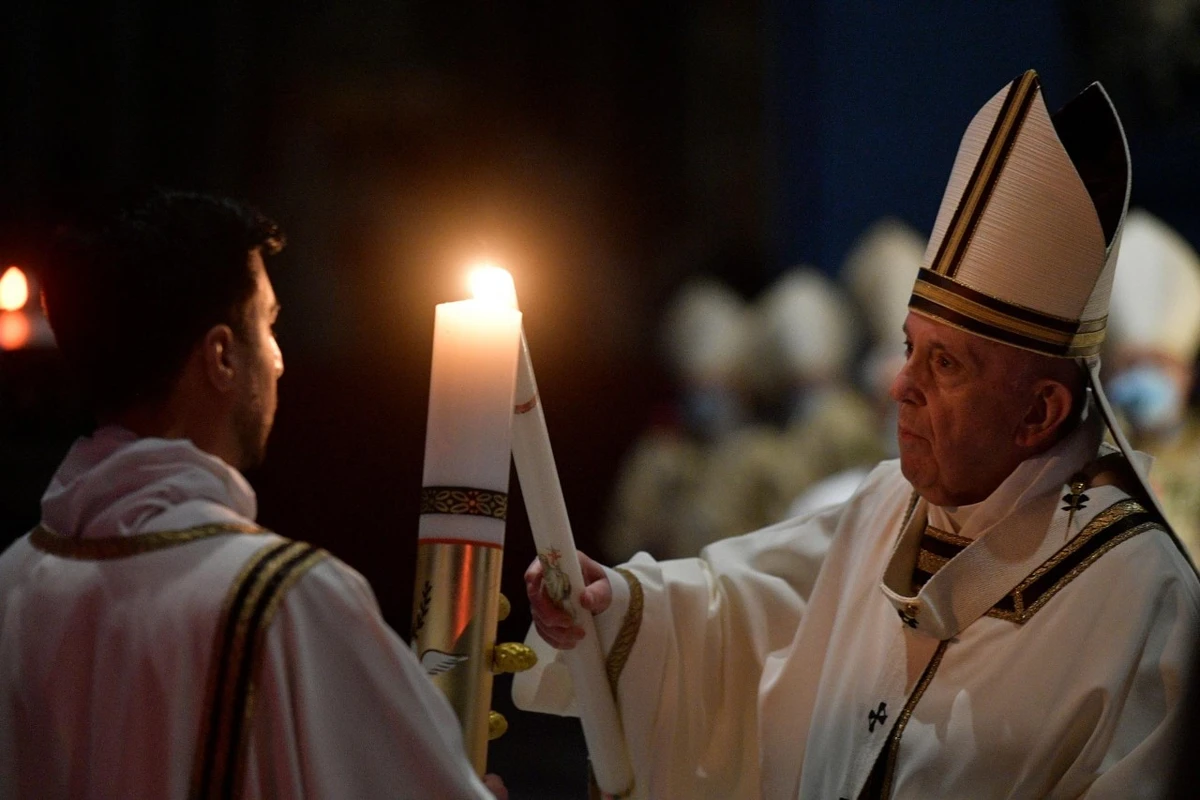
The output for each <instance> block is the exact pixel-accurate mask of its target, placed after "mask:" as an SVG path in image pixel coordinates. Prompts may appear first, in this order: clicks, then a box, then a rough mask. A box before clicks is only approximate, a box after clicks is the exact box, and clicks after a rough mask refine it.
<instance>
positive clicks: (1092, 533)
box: [913, 500, 1161, 625]
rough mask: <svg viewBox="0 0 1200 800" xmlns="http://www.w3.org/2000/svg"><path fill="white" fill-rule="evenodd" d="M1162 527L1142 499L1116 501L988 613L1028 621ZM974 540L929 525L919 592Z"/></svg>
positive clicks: (916, 581) (917, 577)
mask: <svg viewBox="0 0 1200 800" xmlns="http://www.w3.org/2000/svg"><path fill="white" fill-rule="evenodd" d="M1160 526H1161V525H1160V523H1159V521H1158V517H1157V516H1155V515H1154V514H1153V513H1151V512H1149V511H1147V510H1146V509H1145V508H1143V507H1142V505H1141V504H1140V503H1138V502H1137V501H1135V500H1122V501H1120V502H1118V503H1114V504H1113V505H1111V506H1109V507H1108V508H1107V509H1105V510H1104V511H1101V512H1100V513H1099V514H1097V515H1096V516H1095V517H1094V518H1093V519H1092V521H1091V522H1089V523H1088V524H1087V525H1086V526H1084V528H1083V530H1082V531H1080V532H1079V535H1078V536H1075V537H1074V538H1073V539H1071V541H1069V542H1067V543H1066V545H1064V546H1063V548H1062V549H1061V550H1059V551H1058V552H1057V553H1055V554H1054V555H1053V556H1051V557H1050V558H1049V559H1048V560H1047V561H1046V563H1044V564H1042V565H1041V566H1040V567H1038V568H1037V569H1035V570H1034V571H1033V572H1032V573H1031V574H1030V575H1029V577H1027V578H1026V579H1025V580H1023V581H1021V582H1020V583H1019V584H1017V586H1016V588H1015V589H1013V590H1012V591H1011V592H1009V593H1008V594H1007V595H1005V596H1004V598H1002V599H1001V600H1000V601H999V602H998V603H996V605H994V606H992V608H991V609H989V610H988V612H987V616H989V617H996V618H997V619H1003V620H1007V621H1009V622H1015V623H1017V624H1019V625H1020V624H1024V623H1026V622H1028V621H1029V619H1030V617H1032V616H1033V615H1034V614H1035V613H1037V611H1038V610H1039V609H1040V608H1041V607H1042V606H1044V605H1045V604H1046V603H1047V602H1048V601H1049V600H1050V598H1051V597H1053V596H1054V595H1056V594H1057V593H1058V592H1059V591H1060V590H1061V589H1062V588H1063V587H1064V586H1066V585H1067V584H1068V583H1070V582H1071V581H1073V580H1075V578H1076V577H1077V576H1078V575H1079V573H1081V572H1083V571H1084V570H1085V569H1087V568H1088V567H1089V566H1090V565H1091V564H1092V563H1093V562H1094V561H1095V560H1096V559H1098V558H1099V557H1100V556H1102V555H1104V554H1105V553H1107V552H1108V551H1109V550H1111V549H1112V548H1114V547H1116V546H1117V545H1119V544H1120V543H1121V542H1123V541H1125V540H1126V539H1129V538H1130V537H1132V536H1136V535H1137V534H1139V533H1141V532H1142V531H1145V530H1149V529H1150V528H1154V527H1160ZM969 544H971V540H970V539H965V538H963V537H961V536H957V535H955V534H953V533H949V532H948V531H943V530H939V529H938V528H935V527H933V526H932V525H926V526H925V532H924V534H923V535H922V536H921V547H920V550H919V551H918V552H917V563H916V565H915V566H914V567H913V590H914V594H915V593H916V592H919V591H920V590H921V588H922V587H923V586H925V584H926V583H928V582H929V579H930V578H932V577H933V576H934V575H936V574H937V573H938V571H939V570H940V569H941V568H942V567H944V566H945V565H946V564H947V562H949V561H950V559H952V558H954V557H955V556H956V555H958V554H959V553H961V552H962V551H963V550H964V549H966V547H967V545H969Z"/></svg>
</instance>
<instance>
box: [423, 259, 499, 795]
mask: <svg viewBox="0 0 1200 800" xmlns="http://www.w3.org/2000/svg"><path fill="white" fill-rule="evenodd" d="M482 277H483V282H482V284H480V283H479V282H475V283H476V285H474V286H473V288H474V289H475V290H476V292H477V296H476V298H475V299H472V300H463V301H460V302H456V303H442V304H440V305H438V307H437V310H436V315H435V321H434V333H433V367H432V370H431V373H430V379H429V417H428V425H427V427H426V432H425V472H424V478H423V480H422V487H423V488H422V490H421V520H420V525H419V530H418V540H417V544H418V546H417V580H416V586H415V602H414V604H413V647H414V649H415V650H416V652H417V656H418V658H419V659H420V660H421V663H422V665H423V666H424V667H425V670H426V672H427V673H428V674H429V675H430V677H431V679H432V680H433V682H434V683H435V684H437V685H438V686H439V687H440V688H441V689H442V691H443V692H444V693H445V694H446V697H447V699H449V701H450V705H451V706H452V707H453V708H454V710H455V712H456V713H457V714H458V717H459V721H460V722H461V723H462V726H463V739H464V744H465V745H466V749H467V754H468V756H469V757H470V758H471V761H472V763H473V764H474V765H475V768H476V770H477V771H478V772H479V773H480V774H482V773H483V771H484V767H485V766H486V763H487V741H488V719H489V712H490V706H491V694H492V672H491V652H492V647H493V645H494V644H495V640H496V623H497V621H498V616H499V599H500V567H501V561H502V557H503V547H504V525H505V518H506V515H507V509H508V474H509V458H510V453H511V452H512V407H513V390H514V386H515V383H516V373H517V354H518V352H519V348H520V341H521V313H520V312H519V311H517V310H516V308H515V307H514V305H515V298H514V297H513V294H512V290H511V278H510V279H509V283H508V287H509V288H508V291H507V293H506V292H505V291H504V290H503V284H501V286H500V291H499V293H497V292H496V287H495V286H494V285H493V286H490V287H489V286H487V285H486V284H487V279H488V278H492V279H494V276H491V275H484V276H482Z"/></svg>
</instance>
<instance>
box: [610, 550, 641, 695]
mask: <svg viewBox="0 0 1200 800" xmlns="http://www.w3.org/2000/svg"><path fill="white" fill-rule="evenodd" d="M617 572H619V573H620V574H621V577H623V578H624V579H625V582H626V583H628V584H629V608H627V609H625V617H624V618H623V619H622V620H621V628H620V630H619V631H617V638H616V640H615V641H614V642H613V645H612V648H611V649H610V650H609V651H608V659H607V660H606V661H605V664H604V668H605V671H606V672H607V673H608V685H609V688H611V689H612V693H613V699H614V700H616V699H617V697H618V695H617V683H618V681H620V679H621V672H623V671H624V669H625V663H626V662H627V661H629V654H630V653H632V652H633V644H634V642H636V641H637V636H638V632H639V631H640V630H641V629H642V612H643V611H644V609H645V605H646V595H645V592H644V591H643V589H642V582H641V581H639V580H638V579H637V576H636V575H634V574H633V573H632V572H630V571H629V570H627V569H623V568H620V567H618V568H617Z"/></svg>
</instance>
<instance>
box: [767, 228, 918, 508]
mask: <svg viewBox="0 0 1200 800" xmlns="http://www.w3.org/2000/svg"><path fill="white" fill-rule="evenodd" d="M924 253H925V239H924V238H923V237H922V236H921V235H920V234H918V233H917V232H916V231H915V230H913V229H912V228H910V227H909V226H908V225H905V224H904V223H903V222H900V221H899V220H897V219H894V218H891V217H884V218H882V219H880V220H879V221H878V222H876V223H874V224H873V225H872V226H871V227H870V228H868V229H867V230H866V231H865V232H864V233H863V234H862V235H861V236H859V238H858V239H857V240H855V242H854V245H853V246H852V247H851V249H850V252H849V254H848V255H847V256H846V259H845V261H844V262H843V264H842V269H841V272H840V273H839V277H840V279H841V282H842V284H843V285H844V286H845V287H846V288H847V289H848V290H849V292H850V296H851V298H852V299H853V301H854V303H855V305H856V306H857V309H858V313H859V318H860V319H861V320H862V323H863V324H862V327H864V328H865V329H866V333H867V335H868V340H867V342H866V343H865V346H864V347H863V348H862V349H861V353H862V355H861V358H860V359H859V361H858V367H857V370H856V371H855V372H856V374H855V378H856V379H857V385H858V387H859V389H860V392H859V394H858V395H857V396H855V400H854V402H851V403H849V404H848V405H847V407H846V408H847V409H850V410H847V411H843V412H842V413H841V414H840V421H842V422H846V423H849V422H851V421H855V422H860V424H861V427H860V426H859V425H855V426H854V427H852V428H850V429H842V430H840V431H839V430H838V429H837V425H836V423H837V422H838V421H839V420H838V419H828V418H818V419H815V420H813V422H812V423H811V424H810V425H809V426H808V428H809V430H808V431H807V432H806V434H805V438H806V439H808V440H809V441H810V442H811V443H813V444H814V445H815V446H816V449H818V450H819V451H823V452H824V453H826V454H829V455H827V456H826V458H825V459H824V460H823V463H824V464H825V465H826V467H827V469H826V477H822V478H821V479H820V480H817V481H816V482H814V483H813V484H812V485H811V486H809V487H808V488H807V489H805V491H803V492H802V493H800V494H799V495H798V496H797V497H795V498H794V500H793V502H792V504H791V507H790V508H789V510H788V516H799V515H800V514H806V513H808V512H810V511H816V510H817V509H819V508H824V507H825V506H829V505H833V504H835V503H840V502H842V501H843V500H846V499H848V498H849V497H850V495H851V494H853V493H854V490H855V489H857V488H858V485H859V484H860V483H862V480H863V478H865V477H866V476H867V473H868V472H870V470H871V468H872V467H874V466H875V464H876V463H878V461H880V460H881V459H884V458H895V457H896V455H897V453H896V404H895V403H894V402H892V399H891V397H890V396H889V395H888V389H889V387H890V386H891V384H892V379H893V378H894V377H895V376H896V373H897V372H898V371H899V370H900V368H901V367H902V366H903V365H904V333H903V331H902V330H901V328H902V326H903V324H904V317H905V315H906V314H907V313H908V298H909V295H910V294H912V287H913V281H914V280H916V276H917V270H918V269H919V268H920V266H921V259H922V257H923V256H924ZM859 398H861V399H859ZM863 403H865V404H866V409H865V410H861V409H860V404H863ZM831 423H833V426H832V429H831V427H830V425H831ZM839 433H840V438H841V439H842V443H841V444H840V445H839V444H837V443H830V444H828V445H826V444H824V442H825V441H826V440H827V439H828V437H829V436H830V434H833V435H834V436H838V435H839ZM818 459H819V460H820V457H819V455H818Z"/></svg>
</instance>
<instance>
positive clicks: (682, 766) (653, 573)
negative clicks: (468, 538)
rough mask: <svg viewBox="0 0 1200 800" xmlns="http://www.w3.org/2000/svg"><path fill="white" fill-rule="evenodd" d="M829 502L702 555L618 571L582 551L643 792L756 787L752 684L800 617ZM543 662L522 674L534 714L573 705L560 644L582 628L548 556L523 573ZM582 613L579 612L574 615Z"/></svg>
mask: <svg viewBox="0 0 1200 800" xmlns="http://www.w3.org/2000/svg"><path fill="white" fill-rule="evenodd" d="M839 513H840V512H839V510H837V509H833V510H829V511H825V512H821V513H818V514H815V515H810V516H808V517H804V518H800V519H797V520H792V521H789V522H786V523H781V524H780V525H776V526H773V527H770V528H766V529H764V530H762V531H758V532H756V533H753V534H749V535H747V536H741V537H737V538H735V539H726V540H723V541H720V542H717V543H714V544H712V545H709V546H708V547H707V548H705V549H704V551H702V552H701V554H700V556H699V557H698V558H690V559H679V560H674V561H657V560H655V559H654V558H652V557H650V556H649V555H647V554H645V553H639V554H638V555H637V556H636V557H634V559H633V560H631V561H630V562H629V563H627V564H624V565H622V566H621V567H619V568H617V569H612V568H608V567H604V566H602V565H600V564H598V563H597V562H596V561H594V560H592V559H591V558H588V557H587V556H585V555H583V554H580V567H581V569H582V573H583V577H584V584H585V588H584V590H583V592H582V593H581V595H580V601H579V602H580V605H581V606H582V607H583V609H584V610H586V611H588V612H591V613H592V614H594V615H595V617H594V619H595V624H596V632H597V635H598V637H599V639H600V644H601V649H602V651H603V653H604V657H605V659H606V665H605V666H606V671H607V673H608V676H609V680H610V684H611V685H612V686H613V687H614V690H615V694H616V700H617V706H618V711H619V713H620V716H621V724H622V729H623V731H624V735H625V741H626V746H627V751H628V753H629V756H630V760H631V762H632V765H633V769H634V774H635V791H634V796H636V797H668V796H670V797H684V796H686V797H696V798H703V797H714V798H715V797H742V796H757V794H759V793H760V788H759V754H758V724H757V718H758V711H757V703H758V684H759V679H760V677H761V676H762V669H763V663H764V661H765V659H766V656H767V655H768V654H769V653H771V652H773V651H775V650H778V649H781V648H783V647H785V646H787V645H788V644H789V643H790V642H791V641H792V638H793V637H794V636H795V634H796V631H797V628H798V627H799V625H800V621H801V618H802V616H803V612H804V609H805V607H806V603H807V598H808V597H809V595H810V594H811V591H812V586H813V584H814V582H815V580H816V577H817V573H818V572H819V570H820V565H821V563H822V561H823V560H824V557H825V554H826V552H827V550H828V546H829V542H830V539H831V537H832V535H833V530H834V528H835V527H836V524H837V520H838V518H839ZM525 578H526V590H527V593H528V595H529V600H530V606H531V610H532V614H533V620H534V629H533V630H531V631H530V635H529V637H528V639H527V640H526V641H527V644H529V645H530V646H531V647H533V648H534V649H535V650H536V651H538V655H539V659H540V661H539V664H538V666H537V667H535V668H534V669H533V670H531V671H530V672H529V673H524V674H522V675H518V676H516V677H515V678H514V683H513V699H514V701H515V702H516V704H517V705H518V706H519V707H521V708H524V709H526V710H531V711H541V712H544V713H553V714H562V715H574V714H576V713H577V712H576V708H575V698H574V694H573V689H572V686H571V680H570V675H569V674H568V672H567V669H566V666H565V664H563V663H562V662H561V660H559V659H558V657H557V655H556V650H558V649H568V648H571V647H573V646H574V645H575V644H576V643H577V642H578V641H579V640H580V637H581V636H582V630H581V629H580V628H579V627H578V626H577V625H575V624H574V623H573V621H572V617H571V610H570V609H565V610H564V609H562V608H559V607H557V606H556V605H555V604H554V602H553V601H552V600H551V599H550V597H549V596H547V592H546V584H547V583H549V582H551V581H554V580H559V579H560V577H559V576H557V575H553V574H549V575H548V574H547V572H546V569H545V566H544V565H543V564H542V563H540V562H535V563H534V564H532V565H530V567H529V569H528V570H527V571H526V574H525ZM576 613H578V612H576Z"/></svg>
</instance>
